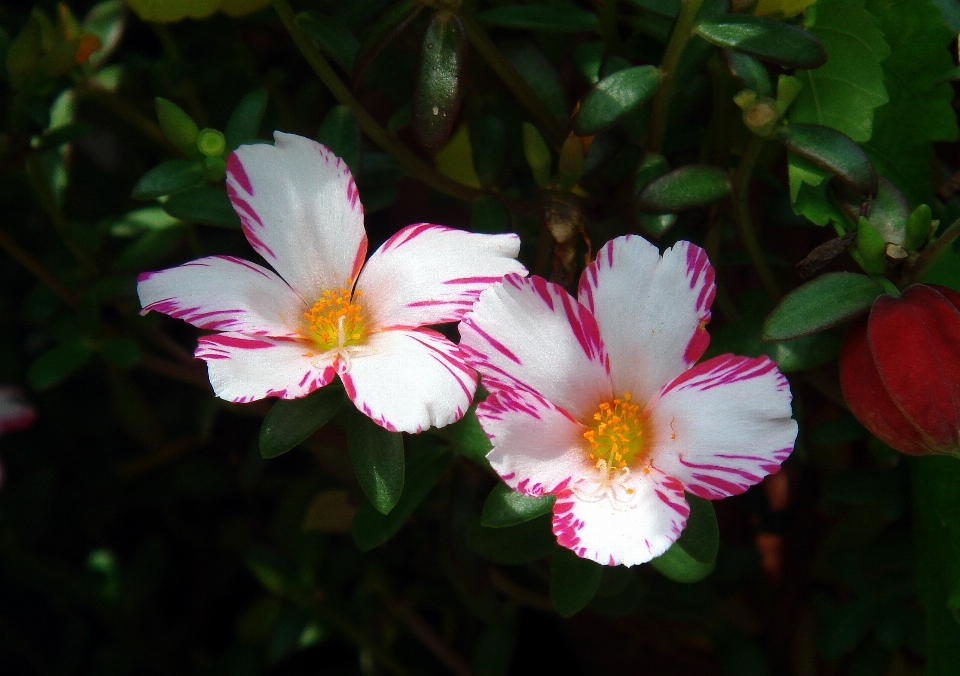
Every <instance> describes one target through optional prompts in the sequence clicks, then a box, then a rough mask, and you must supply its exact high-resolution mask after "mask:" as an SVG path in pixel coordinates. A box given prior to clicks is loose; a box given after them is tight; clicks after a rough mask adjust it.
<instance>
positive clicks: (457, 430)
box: [439, 406, 493, 468]
mask: <svg viewBox="0 0 960 676" xmlns="http://www.w3.org/2000/svg"><path fill="white" fill-rule="evenodd" d="M439 434H441V435H442V436H443V438H444V439H446V440H447V441H449V442H450V443H451V444H453V447H454V449H455V450H456V451H457V453H459V454H460V455H463V456H466V457H468V458H470V459H471V460H473V461H474V462H475V463H477V464H478V465H480V466H481V467H487V468H489V467H490V463H489V462H487V453H489V452H490V450H491V449H492V448H493V444H491V443H490V439H489V438H488V437H487V434H486V432H484V431H483V428H482V427H480V421H479V420H477V413H476V407H475V406H474V407H471V408H470V410H469V411H467V414H466V415H465V416H463V418H461V419H460V420H458V421H457V422H455V423H453V424H452V425H447V426H446V427H442V428H440V430H439Z"/></svg>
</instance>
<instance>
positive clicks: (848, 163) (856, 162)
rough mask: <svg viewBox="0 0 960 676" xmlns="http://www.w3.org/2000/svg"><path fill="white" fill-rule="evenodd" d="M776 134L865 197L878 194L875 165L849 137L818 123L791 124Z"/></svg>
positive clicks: (804, 156)
mask: <svg viewBox="0 0 960 676" xmlns="http://www.w3.org/2000/svg"><path fill="white" fill-rule="evenodd" d="M777 135H778V136H779V137H780V139H781V140H782V141H783V144H784V145H785V146H786V147H787V149H789V150H791V151H793V152H794V153H796V154H797V155H799V156H800V157H802V158H804V159H806V160H809V161H810V162H813V163H814V164H815V165H817V166H818V167H819V168H821V169H824V170H826V171H828V172H830V173H831V174H833V175H834V176H836V177H837V178H838V179H840V180H841V181H842V182H844V183H846V184H847V185H849V186H850V187H851V188H853V189H854V190H856V191H857V192H859V193H861V194H864V195H867V194H874V193H875V192H876V189H877V177H876V174H875V173H874V171H873V164H872V163H871V162H870V158H869V157H867V154H866V153H865V152H864V151H863V149H862V148H861V147H860V146H858V145H857V144H856V143H854V142H853V140H852V139H850V137H849V136H846V135H845V134H843V133H841V132H839V131H837V130H836V129H831V128H830V127H824V126H823V125H819V124H790V125H787V126H785V127H781V128H780V130H779V131H778V132H777ZM819 182H820V181H817V183H819Z"/></svg>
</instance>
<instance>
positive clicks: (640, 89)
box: [573, 66, 663, 136]
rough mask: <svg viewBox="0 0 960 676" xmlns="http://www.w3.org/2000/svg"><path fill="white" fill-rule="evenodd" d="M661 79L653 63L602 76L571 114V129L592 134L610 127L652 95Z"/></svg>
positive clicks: (584, 134) (661, 76)
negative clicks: (575, 111)
mask: <svg viewBox="0 0 960 676" xmlns="http://www.w3.org/2000/svg"><path fill="white" fill-rule="evenodd" d="M662 79H663V74H662V73H661V72H660V69H659V68H657V67H655V66H636V67H634V68H627V69H625V70H620V71H617V72H616V73H614V74H613V75H608V76H607V77H605V78H603V79H602V80H600V82H598V83H597V85H596V86H595V87H594V88H593V89H591V90H590V91H589V92H588V93H587V95H586V96H584V97H583V100H582V101H581V103H580V110H578V111H577V114H576V115H575V116H574V118H573V131H574V133H575V134H577V135H578V136H592V135H594V134H598V133H600V132H601V131H604V130H606V129H609V128H610V127H612V126H613V125H614V124H616V123H617V122H618V121H619V120H620V119H621V118H623V117H624V116H625V115H627V114H628V113H630V112H632V111H634V110H636V109H637V108H639V107H640V105H641V104H642V103H643V102H644V101H646V100H647V99H649V98H650V97H651V96H653V94H654V93H655V92H656V91H657V87H658V86H660V81H661V80H662Z"/></svg>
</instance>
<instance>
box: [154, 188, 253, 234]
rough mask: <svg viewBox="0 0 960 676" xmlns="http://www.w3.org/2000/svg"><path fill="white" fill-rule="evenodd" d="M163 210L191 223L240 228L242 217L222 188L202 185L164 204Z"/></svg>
mask: <svg viewBox="0 0 960 676" xmlns="http://www.w3.org/2000/svg"><path fill="white" fill-rule="evenodd" d="M163 210H164V211H166V212H167V213H168V214H170V215H171V216H173V217H175V218H179V219H181V220H184V221H190V222H191V223H203V224H205V225H218V226H221V227H225V228H239V227H240V217H239V216H237V214H236V212H235V211H234V210H233V205H231V204H230V198H229V197H227V192H226V191H225V190H224V189H223V188H222V187H216V188H215V187H213V186H211V185H201V186H199V187H196V188H193V189H191V190H184V191H183V192H178V193H177V194H175V195H171V196H170V199H168V200H167V201H166V202H164V203H163Z"/></svg>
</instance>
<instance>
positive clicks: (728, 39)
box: [695, 14, 827, 69]
mask: <svg viewBox="0 0 960 676" xmlns="http://www.w3.org/2000/svg"><path fill="white" fill-rule="evenodd" d="M695 32H696V33H697V35H699V36H700V37H702V38H703V39H704V40H706V41H707V42H711V43H713V44H715V45H716V46H717V47H725V48H727V49H734V50H736V51H738V52H743V53H744V54H749V55H751V56H755V57H757V58H758V59H762V60H763V61H771V62H773V63H777V64H780V65H781V66H786V67H787V68H806V69H809V68H818V67H819V66H822V65H823V64H824V63H826V61H827V52H826V50H824V48H823V45H822V44H820V41H819V40H817V39H816V38H815V37H813V36H812V35H811V34H810V33H808V32H807V31H805V30H803V29H801V28H797V27H796V26H791V25H790V24H786V23H784V22H782V21H776V20H774V19H767V18H765V17H760V16H749V15H744V14H738V15H730V14H727V15H721V16H718V17H713V18H709V19H704V20H703V21H701V22H700V23H699V24H698V25H697V27H696V29H695Z"/></svg>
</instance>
